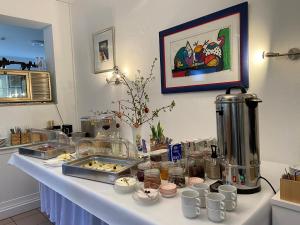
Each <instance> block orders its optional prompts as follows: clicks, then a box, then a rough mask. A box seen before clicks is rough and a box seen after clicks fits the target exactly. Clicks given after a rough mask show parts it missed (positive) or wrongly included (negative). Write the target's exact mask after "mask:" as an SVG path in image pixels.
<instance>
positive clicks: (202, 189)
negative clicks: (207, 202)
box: [191, 183, 209, 197]
mask: <svg viewBox="0 0 300 225" xmlns="http://www.w3.org/2000/svg"><path fill="white" fill-rule="evenodd" d="M191 189H193V190H195V191H197V192H198V193H199V196H200V197H205V196H206V195H207V194H208V192H209V185H208V184H205V183H202V184H193V185H192V186H191Z"/></svg>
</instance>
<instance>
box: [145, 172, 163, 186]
mask: <svg viewBox="0 0 300 225" xmlns="http://www.w3.org/2000/svg"><path fill="white" fill-rule="evenodd" d="M160 184H161V180H160V171H159V169H147V170H145V171H144V187H145V188H153V186H155V187H156V186H158V187H159V185H160Z"/></svg>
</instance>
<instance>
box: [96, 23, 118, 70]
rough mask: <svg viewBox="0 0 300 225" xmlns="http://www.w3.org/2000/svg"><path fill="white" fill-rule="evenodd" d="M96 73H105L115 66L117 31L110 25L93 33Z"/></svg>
mask: <svg viewBox="0 0 300 225" xmlns="http://www.w3.org/2000/svg"><path fill="white" fill-rule="evenodd" d="M93 43H94V60H95V62H94V67H95V73H104V72H108V71H111V70H113V69H114V67H115V31H114V27H110V28H107V29H104V30H102V31H99V32H97V33H95V34H94V35H93Z"/></svg>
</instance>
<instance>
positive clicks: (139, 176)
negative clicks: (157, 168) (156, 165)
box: [136, 161, 151, 182]
mask: <svg viewBox="0 0 300 225" xmlns="http://www.w3.org/2000/svg"><path fill="white" fill-rule="evenodd" d="M137 168H138V171H137V174H136V176H137V179H138V181H140V182H144V172H145V170H147V169H150V168H151V162H150V161H146V162H143V163H140V164H138V166H137Z"/></svg>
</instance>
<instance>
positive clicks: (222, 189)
mask: <svg viewBox="0 0 300 225" xmlns="http://www.w3.org/2000/svg"><path fill="white" fill-rule="evenodd" d="M218 191H219V193H221V194H223V195H224V196H225V200H224V203H225V209H226V211H233V210H235V208H236V207H237V188H236V187H235V186H232V185H229V184H225V185H221V186H219V187H218Z"/></svg>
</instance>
